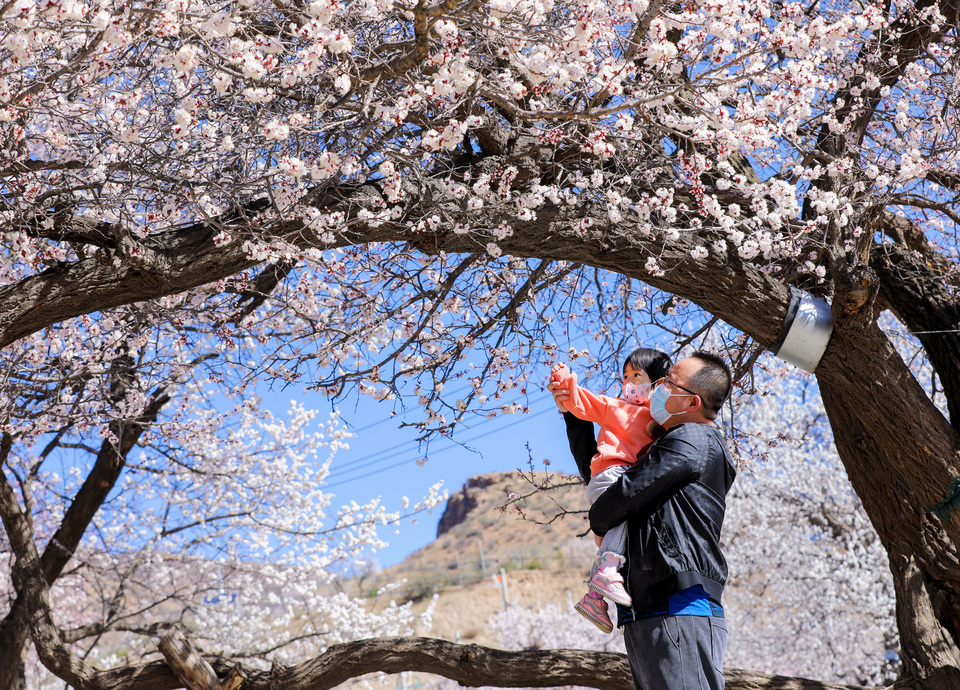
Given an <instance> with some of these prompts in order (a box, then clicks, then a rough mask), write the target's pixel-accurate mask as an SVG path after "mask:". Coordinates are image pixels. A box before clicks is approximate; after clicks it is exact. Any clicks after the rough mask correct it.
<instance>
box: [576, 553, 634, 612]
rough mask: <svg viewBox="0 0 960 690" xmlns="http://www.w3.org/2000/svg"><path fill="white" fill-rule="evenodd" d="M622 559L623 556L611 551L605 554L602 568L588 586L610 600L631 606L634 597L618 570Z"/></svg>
mask: <svg viewBox="0 0 960 690" xmlns="http://www.w3.org/2000/svg"><path fill="white" fill-rule="evenodd" d="M622 561H623V556H619V555H617V554H615V553H611V552H610V551H608V552H606V553H605V554H603V561H602V562H601V564H600V568H599V569H598V570H597V572H596V574H594V576H593V577H591V578H590V581H589V582H587V586H588V587H589V588H590V589H592V590H593V591H594V592H596V593H597V594H601V595H603V596H605V597H606V598H607V599H609V600H610V601H613V602H616V603H617V604H621V605H623V606H630V605H632V604H633V599H632V598H631V597H630V594H629V593H628V592H627V590H626V589H625V588H624V586H623V577H622V576H621V575H620V573H619V572H617V571H618V570H619V567H620V564H621V562H622Z"/></svg>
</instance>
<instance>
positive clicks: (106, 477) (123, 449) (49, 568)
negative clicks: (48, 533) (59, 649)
mask: <svg viewBox="0 0 960 690" xmlns="http://www.w3.org/2000/svg"><path fill="white" fill-rule="evenodd" d="M169 400H170V398H169V397H168V396H166V395H163V394H155V395H154V397H153V399H152V400H151V402H150V404H149V405H148V406H147V408H146V409H145V410H144V413H143V414H142V415H141V416H140V417H139V418H137V419H136V420H134V421H130V422H126V423H124V422H114V423H112V424H111V431H112V432H113V433H114V435H115V436H116V438H118V439H119V441H120V443H119V446H117V445H115V444H114V443H113V442H112V441H110V440H109V439H108V440H105V441H104V442H103V443H102V444H101V446H100V452H99V453H98V454H97V459H96V462H95V463H94V465H93V468H92V469H91V470H90V474H89V475H87V478H86V479H85V480H84V482H83V485H82V486H81V487H80V490H79V491H78V492H77V495H76V496H75V497H74V500H73V502H72V503H71V504H70V508H69V509H68V510H67V512H66V513H65V514H64V516H63V519H62V520H61V522H60V527H59V528H58V529H57V531H56V533H54V535H53V537H52V538H51V539H50V541H49V542H48V544H47V547H46V549H44V552H43V555H42V556H41V558H40V566H41V568H42V571H43V576H44V579H45V581H46V583H47V584H48V585H52V584H53V583H54V582H56V580H57V578H58V577H60V575H61V573H62V572H63V569H64V568H65V567H66V566H67V563H69V562H70V559H71V558H72V557H73V554H74V552H75V551H76V549H77V546H79V544H80V540H81V539H82V538H83V535H84V533H85V532H86V531H87V527H88V526H89V525H90V522H91V521H92V520H93V518H94V516H95V515H96V514H97V511H99V510H100V506H102V505H103V502H104V501H105V500H106V499H107V496H109V495H110V492H111V491H112V490H113V487H114V485H115V484H116V482H117V479H118V478H119V477H120V474H121V472H123V468H124V467H126V459H127V454H128V453H129V452H130V451H131V450H132V449H133V448H134V446H135V445H136V443H137V441H138V440H139V439H140V436H141V435H142V434H143V432H144V430H145V429H146V428H147V427H148V426H149V425H150V424H152V423H153V422H155V421H156V419H157V415H159V414H160V410H161V409H162V408H163V406H164V405H165V404H167V402H169ZM29 639H30V612H29V611H28V609H27V606H26V601H25V598H24V597H23V596H22V595H21V594H20V592H19V591H18V592H17V597H16V598H15V599H14V602H13V605H12V606H11V607H10V610H9V611H8V612H7V615H6V616H4V618H3V620H2V621H0V690H25V688H26V685H25V683H26V681H25V679H24V666H23V664H24V657H25V656H26V652H27V645H28V643H29Z"/></svg>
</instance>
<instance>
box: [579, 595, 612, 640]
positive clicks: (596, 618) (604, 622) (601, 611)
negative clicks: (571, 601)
mask: <svg viewBox="0 0 960 690" xmlns="http://www.w3.org/2000/svg"><path fill="white" fill-rule="evenodd" d="M573 608H575V609H576V610H577V613H579V614H580V615H581V616H583V617H584V618H586V619H587V620H588V621H590V622H591V623H593V624H594V625H595V626H597V627H598V628H600V631H601V632H605V633H609V632H613V623H612V622H611V621H610V616H608V615H607V602H605V601H604V600H603V599H601V598H600V597H599V596H597V595H596V594H595V593H593V592H587V593H586V594H584V595H583V599H581V600H580V601H578V602H577V603H576V604H575V605H574V607H573Z"/></svg>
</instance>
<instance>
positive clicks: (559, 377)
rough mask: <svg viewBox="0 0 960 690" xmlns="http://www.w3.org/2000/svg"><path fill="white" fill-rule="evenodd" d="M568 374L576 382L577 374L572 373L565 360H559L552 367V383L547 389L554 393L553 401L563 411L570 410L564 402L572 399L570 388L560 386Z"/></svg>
mask: <svg viewBox="0 0 960 690" xmlns="http://www.w3.org/2000/svg"><path fill="white" fill-rule="evenodd" d="M567 376H572V377H573V380H574V382H576V380H577V379H576V374H571V373H570V369H569V367H567V365H566V364H564V363H563V362H557V363H556V364H554V365H553V367H551V369H550V383H549V384H547V390H548V391H550V392H551V393H553V402H555V403H556V404H557V407H558V408H559V409H560V411H561V412H569V410H568V409H567V406H566V405H565V404H564V403H565V402H566V401H567V400H569V399H570V389H569V388H561V387H560V385H561V383H562V382H563V380H564V379H565V378H566V377H567Z"/></svg>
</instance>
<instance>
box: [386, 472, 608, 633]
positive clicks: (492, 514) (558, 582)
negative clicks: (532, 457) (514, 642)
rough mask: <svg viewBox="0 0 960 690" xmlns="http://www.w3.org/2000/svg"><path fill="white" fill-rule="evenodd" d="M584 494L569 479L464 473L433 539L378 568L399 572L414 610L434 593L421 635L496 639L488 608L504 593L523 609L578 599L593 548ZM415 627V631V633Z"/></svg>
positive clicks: (391, 574) (391, 577)
mask: <svg viewBox="0 0 960 690" xmlns="http://www.w3.org/2000/svg"><path fill="white" fill-rule="evenodd" d="M587 508H588V504H587V499H586V491H585V488H584V486H583V485H582V484H581V483H580V478H579V477H578V476H569V475H558V474H546V473H542V472H537V473H523V474H522V475H521V473H519V472H511V473H494V474H483V475H478V476H475V477H472V478H470V479H469V480H468V481H467V483H466V484H465V485H464V486H463V487H462V488H460V489H459V490H458V491H456V492H455V493H454V494H452V495H451V496H450V498H449V499H448V501H447V506H446V509H445V510H444V513H443V515H442V516H441V518H440V522H439V524H438V527H437V539H436V540H435V541H433V542H431V543H430V544H428V545H426V546H424V547H423V548H421V549H419V550H418V551H416V552H415V553H413V554H411V555H410V556H409V557H408V558H407V559H406V560H404V561H403V562H402V563H399V564H398V565H396V566H394V567H392V568H390V569H389V570H386V571H384V572H383V573H381V576H380V578H379V581H380V582H381V583H385V582H397V581H398V580H401V579H406V582H405V584H404V585H403V587H402V588H401V590H400V591H401V592H402V593H403V597H402V598H406V599H409V600H413V601H414V602H415V610H417V611H422V610H423V609H425V608H426V606H427V604H428V603H429V601H430V599H431V598H432V595H433V594H434V593H439V595H440V596H439V599H438V601H437V604H436V608H435V610H434V615H433V625H432V628H431V630H430V631H429V633H428V634H429V635H431V636H435V637H440V638H444V639H448V640H452V641H456V640H460V641H462V642H477V643H479V644H485V645H493V646H496V644H497V641H496V639H494V637H493V635H492V634H491V633H490V632H489V631H488V630H487V619H488V618H489V616H490V614H492V613H494V612H495V611H496V610H498V609H500V608H503V606H504V590H503V587H502V579H500V578H497V575H499V573H500V570H501V569H503V571H504V572H505V574H506V581H507V590H506V597H507V599H508V600H509V601H510V602H511V603H517V604H520V605H523V606H533V607H536V606H537V605H544V606H545V605H547V604H560V605H567V604H568V603H571V602H575V601H577V600H578V599H579V598H580V597H581V596H582V595H583V593H584V592H585V591H586V590H585V589H584V585H583V580H584V578H585V577H586V574H587V571H588V570H589V566H590V562H591V560H592V558H593V556H594V555H595V554H596V547H595V545H594V542H593V538H592V536H591V535H589V534H588V535H586V536H582V537H581V536H578V535H582V534H583V533H584V532H586V530H587V524H586V509H587ZM496 580H499V581H496ZM420 632H423V631H420Z"/></svg>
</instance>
